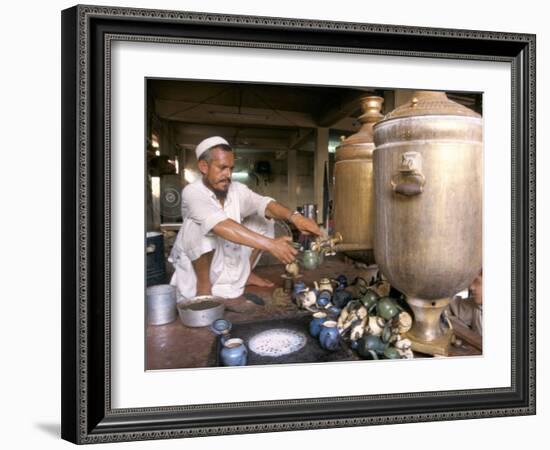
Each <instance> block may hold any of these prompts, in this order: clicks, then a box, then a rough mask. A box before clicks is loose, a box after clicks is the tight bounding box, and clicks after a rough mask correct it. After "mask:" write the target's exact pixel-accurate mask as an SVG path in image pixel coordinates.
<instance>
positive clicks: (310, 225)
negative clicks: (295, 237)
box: [290, 214, 321, 236]
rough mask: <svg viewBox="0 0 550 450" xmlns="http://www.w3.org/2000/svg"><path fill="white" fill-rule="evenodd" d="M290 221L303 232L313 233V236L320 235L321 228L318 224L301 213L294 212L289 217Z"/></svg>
mask: <svg viewBox="0 0 550 450" xmlns="http://www.w3.org/2000/svg"><path fill="white" fill-rule="evenodd" d="M290 220H291V221H292V223H293V224H294V225H295V226H296V228H298V230H300V232H301V233H303V234H307V235H309V234H314V235H315V236H321V230H320V228H319V225H317V224H316V223H315V222H314V221H313V220H311V219H308V218H307V217H304V216H302V215H301V214H296V215H294V216H292V218H291V219H290Z"/></svg>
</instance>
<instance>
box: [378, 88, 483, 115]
mask: <svg viewBox="0 0 550 450" xmlns="http://www.w3.org/2000/svg"><path fill="white" fill-rule="evenodd" d="M411 116H463V117H481V115H480V114H478V113H476V112H475V111H473V110H471V109H470V108H467V107H466V106H463V105H461V104H460V103H457V102H455V101H452V100H449V99H448V98H447V94H445V92H436V91H414V94H413V97H412V99H411V100H410V101H409V102H407V103H405V104H404V105H401V106H399V107H397V108H395V109H394V110H393V111H392V112H390V113H388V114H386V115H385V116H384V119H382V120H381V121H380V122H385V121H386V120H389V119H396V118H400V117H411Z"/></svg>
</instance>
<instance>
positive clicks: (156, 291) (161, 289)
mask: <svg viewBox="0 0 550 450" xmlns="http://www.w3.org/2000/svg"><path fill="white" fill-rule="evenodd" d="M176 317H177V316H176V288H175V287H174V286H171V285H169V284H157V285H155V286H150V287H148V288H147V323H148V324H149V325H164V324H166V323H170V322H173V321H174V320H176Z"/></svg>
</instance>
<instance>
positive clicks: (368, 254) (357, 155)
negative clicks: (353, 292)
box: [334, 96, 384, 264]
mask: <svg viewBox="0 0 550 450" xmlns="http://www.w3.org/2000/svg"><path fill="white" fill-rule="evenodd" d="M383 102H384V99H383V98H382V97H376V96H368V97H363V98H362V99H361V108H362V111H363V114H362V115H361V116H360V117H359V120H360V122H361V123H362V125H361V128H360V129H359V131H358V132H357V133H355V134H353V135H351V136H349V137H347V138H346V139H344V140H343V141H342V143H341V144H340V145H339V146H338V147H337V148H336V163H335V165H334V180H335V181H334V231H335V232H338V233H340V234H341V235H342V236H343V237H344V243H343V244H340V245H338V250H339V251H344V252H345V253H346V255H347V256H349V257H350V258H352V259H356V260H359V261H363V262H366V263H369V264H370V263H372V262H373V261H374V255H373V250H372V249H373V239H374V179H373V167H372V152H373V150H374V142H373V130H372V127H373V125H374V124H375V123H376V122H378V121H379V120H380V119H381V118H382V117H383V116H382V114H381V113H380V110H381V109H382V103H383Z"/></svg>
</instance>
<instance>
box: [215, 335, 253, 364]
mask: <svg viewBox="0 0 550 450" xmlns="http://www.w3.org/2000/svg"><path fill="white" fill-rule="evenodd" d="M247 355H248V350H247V349H246V346H245V345H244V342H243V340H242V339H239V338H233V339H228V340H226V341H225V342H224V343H223V348H222V351H221V360H222V364H223V365H224V366H246V361H247Z"/></svg>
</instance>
